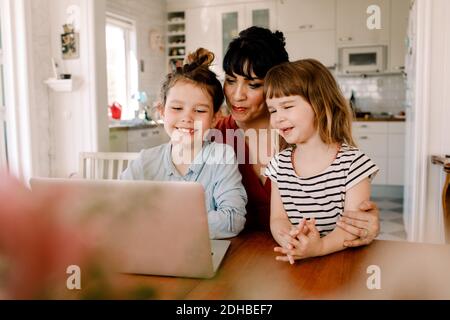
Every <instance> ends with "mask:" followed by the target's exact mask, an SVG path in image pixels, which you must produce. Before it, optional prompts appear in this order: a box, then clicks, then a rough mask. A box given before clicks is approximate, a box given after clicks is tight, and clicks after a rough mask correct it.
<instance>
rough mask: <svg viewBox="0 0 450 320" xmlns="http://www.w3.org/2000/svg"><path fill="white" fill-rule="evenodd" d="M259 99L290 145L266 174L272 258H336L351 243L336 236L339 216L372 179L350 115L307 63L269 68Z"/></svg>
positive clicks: (320, 71) (332, 84)
mask: <svg viewBox="0 0 450 320" xmlns="http://www.w3.org/2000/svg"><path fill="white" fill-rule="evenodd" d="M264 91H265V94H266V102H267V107H268V109H269V112H270V115H271V116H270V121H271V125H272V127H274V128H275V129H277V130H278V131H279V134H280V135H281V136H282V137H283V138H284V139H285V140H286V142H287V143H289V144H290V145H291V147H289V148H287V149H285V150H284V151H282V152H280V153H279V154H277V155H276V156H275V157H274V158H273V159H272V160H271V161H270V163H269V164H268V166H267V168H266V171H265V175H266V176H267V177H269V178H270V179H271V180H272V182H273V183H272V195H271V217H270V229H271V232H272V235H273V237H274V239H275V240H276V241H277V242H278V244H279V245H280V246H279V247H276V248H275V251H276V252H278V253H281V254H282V255H281V256H277V257H276V258H277V260H281V261H289V262H290V263H291V264H292V263H294V260H298V259H304V258H308V257H314V256H322V255H326V254H329V253H332V252H336V251H339V250H342V249H344V248H345V246H344V241H348V240H353V239H355V236H353V235H351V234H350V233H348V232H346V231H345V230H343V229H342V228H339V224H340V223H339V219H340V216H341V214H342V213H343V211H344V210H345V211H357V210H358V206H359V204H360V203H361V202H363V201H365V200H369V198H370V180H371V179H372V178H373V177H374V176H375V174H376V173H377V171H378V167H377V166H376V165H375V164H374V163H373V162H372V161H371V160H370V159H369V157H367V156H366V155H365V154H364V153H363V152H362V151H360V150H359V149H357V148H356V146H355V143H354V141H353V138H352V134H351V125H352V113H351V109H350V107H349V105H348V103H347V101H346V100H345V98H344V97H343V96H342V93H341V91H340V89H339V87H338V84H337V83H336V80H335V79H334V78H333V76H332V74H331V73H330V72H329V71H328V69H327V68H326V67H325V66H323V65H322V64H321V63H320V62H318V61H316V60H313V59H306V60H300V61H296V62H288V63H284V64H281V65H278V66H275V67H274V68H272V69H271V70H270V71H269V72H268V73H267V76H266V79H265V84H264ZM355 226H357V225H355Z"/></svg>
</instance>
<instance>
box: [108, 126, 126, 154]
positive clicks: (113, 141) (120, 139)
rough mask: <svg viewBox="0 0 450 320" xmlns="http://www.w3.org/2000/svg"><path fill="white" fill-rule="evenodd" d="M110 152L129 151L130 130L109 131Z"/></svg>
mask: <svg viewBox="0 0 450 320" xmlns="http://www.w3.org/2000/svg"><path fill="white" fill-rule="evenodd" d="M109 151H110V152H126V151H128V130H127V129H126V128H124V129H122V128H120V129H114V130H111V129H110V130H109Z"/></svg>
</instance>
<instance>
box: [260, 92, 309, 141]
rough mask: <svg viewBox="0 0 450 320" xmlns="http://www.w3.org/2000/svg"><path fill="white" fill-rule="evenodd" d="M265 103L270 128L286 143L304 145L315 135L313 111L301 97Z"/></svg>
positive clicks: (282, 98) (274, 99)
mask: <svg viewBox="0 0 450 320" xmlns="http://www.w3.org/2000/svg"><path fill="white" fill-rule="evenodd" d="M266 102H267V107H268V109H269V113H270V123H271V125H272V127H273V128H275V129H277V130H278V132H279V134H280V135H281V136H282V137H283V138H284V139H285V140H286V142H287V143H289V144H299V143H305V142H307V141H308V140H309V139H310V138H311V137H312V136H313V135H315V134H317V128H316V127H315V125H314V123H315V113H314V110H313V108H312V107H311V105H310V104H309V103H308V102H306V100H305V99H303V98H302V97H301V96H287V97H281V98H270V99H267V100H266Z"/></svg>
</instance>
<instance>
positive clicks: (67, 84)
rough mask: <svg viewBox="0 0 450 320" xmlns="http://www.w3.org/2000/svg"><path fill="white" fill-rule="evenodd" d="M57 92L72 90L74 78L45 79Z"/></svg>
mask: <svg viewBox="0 0 450 320" xmlns="http://www.w3.org/2000/svg"><path fill="white" fill-rule="evenodd" d="M44 82H45V84H47V85H48V86H49V87H50V88H51V89H52V90H53V91H55V92H72V89H73V81H72V79H54V78H52V79H47V80H45V81H44Z"/></svg>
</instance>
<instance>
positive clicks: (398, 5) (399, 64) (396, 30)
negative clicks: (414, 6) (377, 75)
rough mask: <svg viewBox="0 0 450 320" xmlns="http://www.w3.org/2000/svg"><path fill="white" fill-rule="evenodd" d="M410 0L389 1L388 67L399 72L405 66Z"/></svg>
mask: <svg viewBox="0 0 450 320" xmlns="http://www.w3.org/2000/svg"><path fill="white" fill-rule="evenodd" d="M410 3H411V0H394V1H391V37H390V38H391V42H390V46H389V60H390V63H389V69H390V71H392V72H399V71H401V70H403V69H404V67H405V56H406V31H407V29H408V17H409V5H410Z"/></svg>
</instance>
